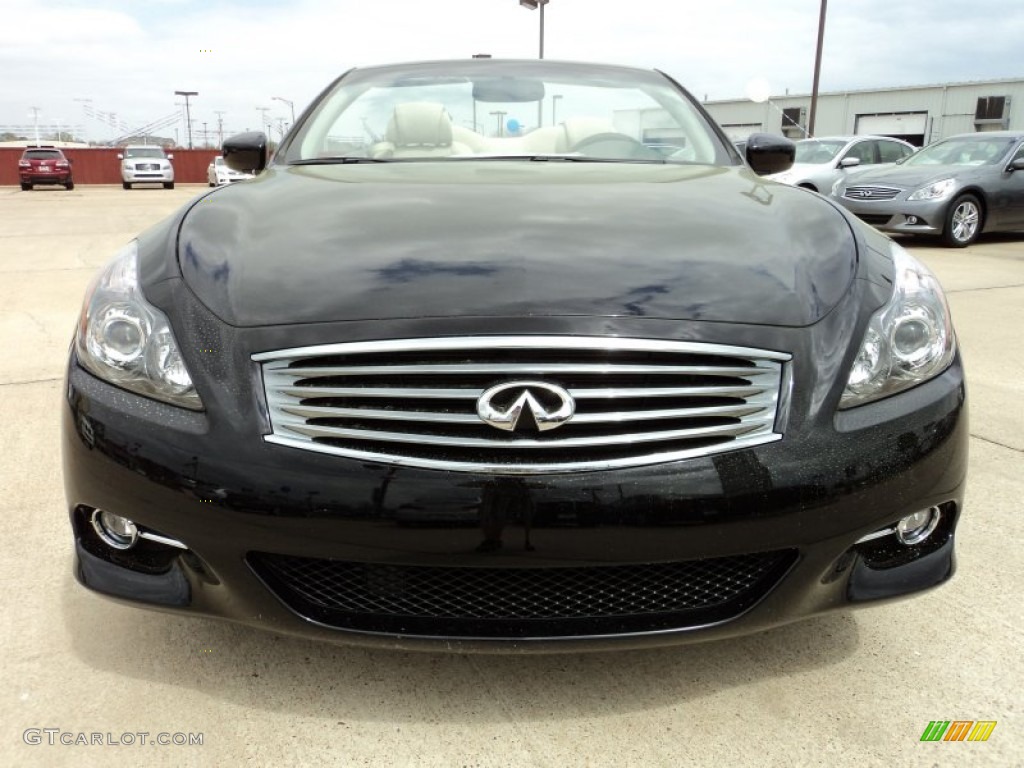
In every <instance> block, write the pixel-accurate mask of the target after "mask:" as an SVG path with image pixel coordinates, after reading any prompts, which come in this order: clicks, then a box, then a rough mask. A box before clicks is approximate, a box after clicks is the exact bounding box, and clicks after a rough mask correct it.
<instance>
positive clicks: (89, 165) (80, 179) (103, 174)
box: [0, 147, 220, 186]
mask: <svg viewBox="0 0 1024 768" xmlns="http://www.w3.org/2000/svg"><path fill="white" fill-rule="evenodd" d="M61 151H62V152H63V153H64V155H65V156H66V157H67V158H68V160H70V161H71V171H72V176H74V179H75V184H120V183H121V161H120V160H118V159H117V155H118V153H120V152H123V150H122V149H118V148H108V147H103V148H98V147H97V148H91V147H90V148H89V149H72V148H70V147H69V148H66V149H65V148H61ZM22 152H24V147H0V186H4V185H7V186H9V185H15V184H18V160H20V159H21V153H22ZM170 154H172V155H174V159H173V160H171V164H172V165H173V166H174V180H175V181H176V182H180V183H182V184H205V183H206V181H207V176H206V169H207V167H208V166H209V165H210V162H211V161H212V160H213V158H215V157H216V156H217V155H219V154H220V150H218V149H173V150H170Z"/></svg>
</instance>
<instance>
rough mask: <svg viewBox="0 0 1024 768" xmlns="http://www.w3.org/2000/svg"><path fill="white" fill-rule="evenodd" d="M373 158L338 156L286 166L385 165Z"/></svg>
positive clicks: (291, 163) (314, 158)
mask: <svg viewBox="0 0 1024 768" xmlns="http://www.w3.org/2000/svg"><path fill="white" fill-rule="evenodd" d="M387 162H390V161H389V160H380V159H378V158H375V157H356V156H354V155H338V156H336V157H311V158H309V159H308V160H292V161H291V162H290V163H288V165H355V164H357V163H387Z"/></svg>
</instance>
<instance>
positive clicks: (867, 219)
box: [857, 213, 892, 227]
mask: <svg viewBox="0 0 1024 768" xmlns="http://www.w3.org/2000/svg"><path fill="white" fill-rule="evenodd" d="M857 218H858V219H860V220H861V221H863V222H864V223H865V224H870V225H871V226H873V227H880V226H882V225H883V224H888V223H889V220H890V219H892V214H889V213H858V214H857Z"/></svg>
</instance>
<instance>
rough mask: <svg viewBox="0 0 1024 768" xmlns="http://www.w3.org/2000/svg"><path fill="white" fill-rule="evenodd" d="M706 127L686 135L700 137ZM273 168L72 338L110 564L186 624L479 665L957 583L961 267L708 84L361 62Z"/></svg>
mask: <svg viewBox="0 0 1024 768" xmlns="http://www.w3.org/2000/svg"><path fill="white" fill-rule="evenodd" d="M666 147H668V151H666ZM224 155H225V159H226V162H227V163H228V164H229V165H230V166H231V167H233V168H235V169H236V170H242V171H252V172H256V173H258V176H257V177H256V178H255V179H253V180H251V181H246V182H243V183H240V184H235V185H231V186H229V187H223V188H219V189H217V190H214V191H210V192H209V193H208V194H204V195H202V196H201V197H198V198H196V199H195V200H193V201H192V202H190V203H189V204H188V205H186V206H185V207H184V208H183V209H182V210H181V211H179V212H178V213H177V214H175V215H174V216H172V217H170V218H169V219H167V220H166V221H164V222H162V223H161V224H159V225H157V226H156V227H154V228H152V229H150V230H148V231H146V232H144V233H142V234H140V235H139V236H138V238H137V240H135V241H134V242H132V243H130V244H129V245H128V246H127V247H126V248H125V249H124V250H123V251H122V252H121V253H119V254H118V255H117V256H116V257H115V258H114V259H113V261H111V262H110V264H109V265H108V266H106V267H105V268H104V269H103V270H102V271H101V272H100V274H99V275H98V276H97V278H96V280H95V282H94V284H93V285H92V286H91V288H90V290H89V292H88V296H87V297H86V299H85V303H84V307H83V310H82V314H81V319H80V322H79V325H78V328H77V333H76V337H75V340H74V343H73V344H72V348H71V352H70V360H69V363H68V370H67V384H66V391H65V397H64V401H63V453H64V478H65V484H66V492H67V501H68V508H69V512H70V520H71V527H72V530H73V534H74V542H75V552H76V560H75V573H76V576H77V578H78V579H79V581H80V582H81V583H82V584H84V585H85V586H87V587H89V588H90V589H93V590H96V591H98V592H101V593H104V594H106V595H109V596H112V597H115V598H120V599H123V600H126V601H131V602H133V603H135V604H139V605H145V606H150V607H155V608H160V609H166V610H178V611H183V612H189V613H192V614H195V615H208V616H217V617H222V618H228V619H232V620H235V621H239V622H244V623H247V624H251V625H254V626H259V627H264V628H267V629H272V630H277V631H281V632H287V633H295V634H302V635H306V636H311V637H319V638H323V639H328V640H338V641H346V642H357V643H376V644H384V645H389V646H394V647H409V648H438V649H452V650H488V649H500V650H545V651H551V650H562V649H566V650H568V649H579V648H600V647H641V646H651V645H660V644H669V643H677V642H685V641H688V640H696V639H705V638H711V637H723V636H728V635H734V634H739V633H743V632H750V631H754V630H760V629H764V628H767V627H771V626H774V625H779V624H782V623H785V622H788V621H792V620H794V619H798V618H801V617H806V616H810V615H813V614H817V613H820V612H824V611H828V610H833V609H843V608H847V607H849V606H852V605H856V604H860V603H868V602H873V601H878V600H883V599H888V598H896V597H902V596H905V595H908V594H911V593H914V592H917V591H919V590H923V589H926V588H929V587H933V586H935V585H938V584H941V583H943V582H944V581H946V580H947V579H949V578H950V576H951V575H952V573H953V570H954V552H953V549H954V533H955V529H956V524H957V520H958V518H959V515H960V511H961V504H962V499H963V491H964V483H965V475H966V468H967V437H968V433H967V417H966V395H965V388H964V373H963V368H962V366H961V362H960V356H959V353H958V351H957V345H956V337H955V334H954V331H953V327H952V324H951V321H950V315H949V310H948V308H947V305H946V301H945V298H944V296H943V294H942V290H941V288H940V287H939V285H938V283H937V281H936V280H935V278H934V277H933V276H932V274H931V273H930V272H929V271H928V270H927V269H926V268H925V267H924V266H922V265H921V264H920V263H919V262H917V261H916V260H915V259H914V258H913V257H911V256H910V255H908V254H907V253H906V251H904V250H903V249H902V248H900V247H899V246H898V245H896V244H895V243H893V242H892V241H891V240H889V239H888V238H886V237H885V236H883V235H881V234H879V233H878V232H876V231H874V230H873V229H871V228H869V227H867V226H866V225H864V224H862V223H860V222H859V221H858V220H857V219H856V218H855V217H853V216H852V215H851V214H849V213H847V212H845V211H844V210H843V209H842V208H841V207H839V206H837V205H835V204H833V203H832V202H830V201H829V200H828V199H826V198H824V197H821V196H819V195H815V194H812V193H809V192H807V191H805V190H801V189H795V188H792V187H788V186H785V185H780V184H775V183H772V182H769V181H766V180H765V179H763V178H762V175H763V174H767V173H772V172H777V171H779V170H782V169H784V168H786V167H787V166H788V165H789V164H790V163H791V162H792V156H793V147H792V144H791V143H789V142H788V141H786V140H784V139H780V138H774V137H770V136H766V135H754V136H752V137H751V138H750V140H749V141H748V143H747V145H746V148H745V155H746V157H745V158H743V157H741V156H740V155H739V154H738V152H737V150H736V148H735V147H734V146H733V145H732V144H731V143H730V142H729V141H728V140H727V138H726V137H725V135H724V134H723V133H722V131H721V130H720V129H719V128H718V127H717V126H716V125H715V124H714V123H713V122H712V120H711V119H710V118H709V117H708V115H707V114H706V113H705V112H704V110H703V109H702V108H701V106H700V105H699V104H698V103H697V102H696V101H695V100H694V99H693V98H692V97H691V96H690V95H689V94H688V93H686V91H685V90H683V89H682V88H681V87H680V86H679V85H678V84H676V83H675V82H674V81H673V80H672V79H671V78H670V77H668V76H666V75H664V74H662V73H659V72H656V71H643V70H635V69H630V68H624V67H611V66H597V65H583V64H570V63H552V62H548V61H499V60H478V59H477V60H468V61H450V62H433V63H420V64H410V65H402V66H386V67H378V68H368V69H357V70H352V71H350V72H348V73H347V74H345V75H344V76H342V77H341V78H339V79H338V80H337V81H336V82H335V83H333V84H332V85H331V86H330V87H329V88H328V89H327V90H326V91H324V93H323V94H322V95H321V96H320V97H319V98H317V99H316V100H315V101H314V103H313V104H312V105H311V106H310V107H309V108H308V109H307V110H306V112H305V114H304V115H303V116H302V117H301V119H299V120H298V121H297V123H296V125H295V127H294V129H293V130H292V131H291V133H290V134H289V135H288V136H287V137H286V138H285V140H284V141H283V143H282V145H281V146H280V147H279V148H278V150H277V152H276V154H275V155H274V157H273V159H272V160H271V161H269V162H268V157H267V146H266V138H265V137H264V136H263V135H262V134H242V135H239V136H236V137H234V138H233V139H231V140H229V141H228V142H226V143H225V146H224Z"/></svg>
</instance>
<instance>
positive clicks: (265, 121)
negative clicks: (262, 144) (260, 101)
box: [256, 107, 270, 141]
mask: <svg viewBox="0 0 1024 768" xmlns="http://www.w3.org/2000/svg"><path fill="white" fill-rule="evenodd" d="M256 111H257V112H262V113H263V114H262V122H261V123H260V127H261V128H263V129H265V130H266V132H267V140H268V141H269V139H270V120H269V119H268V118H267V112H269V111H270V107H256Z"/></svg>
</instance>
